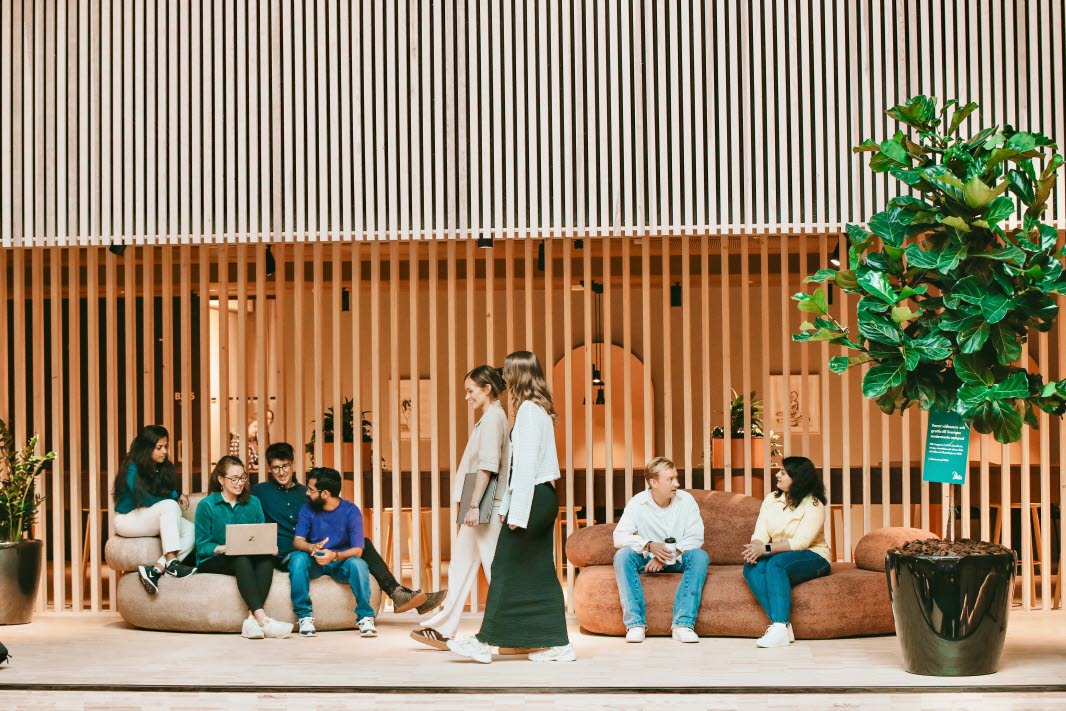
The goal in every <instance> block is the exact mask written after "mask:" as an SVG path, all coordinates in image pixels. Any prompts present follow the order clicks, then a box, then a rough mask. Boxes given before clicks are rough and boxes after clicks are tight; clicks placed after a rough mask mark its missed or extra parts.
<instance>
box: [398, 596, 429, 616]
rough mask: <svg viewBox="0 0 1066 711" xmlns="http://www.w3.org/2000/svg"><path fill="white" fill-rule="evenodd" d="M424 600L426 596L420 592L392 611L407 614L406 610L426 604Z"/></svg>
mask: <svg viewBox="0 0 1066 711" xmlns="http://www.w3.org/2000/svg"><path fill="white" fill-rule="evenodd" d="M426 598H427V595H426V594H425V593H424V592H420V593H418V594H417V595H415V596H414V597H412V598H411V599H410V600H408V601H407V602H405V603H404V604H402V605H400V606H399V607H394V608H393V609H392V611H393V612H407V611H408V610H410V609H412V608H415V607H418V606H419V605H424V604H425V603H426ZM419 612H421V610H419Z"/></svg>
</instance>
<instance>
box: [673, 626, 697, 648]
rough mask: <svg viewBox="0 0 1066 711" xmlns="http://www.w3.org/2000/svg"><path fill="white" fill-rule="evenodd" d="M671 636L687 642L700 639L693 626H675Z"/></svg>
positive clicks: (690, 642)
mask: <svg viewBox="0 0 1066 711" xmlns="http://www.w3.org/2000/svg"><path fill="white" fill-rule="evenodd" d="M671 636H672V637H673V638H674V639H676V640H677V641H678V642H684V643H686V644H692V643H693V642H699V641H700V637H699V635H698V634H696V631H695V630H694V629H692V628H691V627H675V628H674V631H673V634H672V635H671Z"/></svg>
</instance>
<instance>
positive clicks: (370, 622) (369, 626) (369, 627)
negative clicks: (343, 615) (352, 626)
mask: <svg viewBox="0 0 1066 711" xmlns="http://www.w3.org/2000/svg"><path fill="white" fill-rule="evenodd" d="M357 624H358V625H359V636H360V637H377V636H378V628H377V627H375V626H374V618H373V617H364V618H363V619H361V620H359V622H358V623H357Z"/></svg>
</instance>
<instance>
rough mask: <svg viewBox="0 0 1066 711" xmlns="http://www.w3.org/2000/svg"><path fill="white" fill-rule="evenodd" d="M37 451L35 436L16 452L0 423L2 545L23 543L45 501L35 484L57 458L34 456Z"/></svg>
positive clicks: (6, 430)
mask: <svg viewBox="0 0 1066 711" xmlns="http://www.w3.org/2000/svg"><path fill="white" fill-rule="evenodd" d="M36 448H37V435H34V436H33V437H30V439H29V441H28V442H27V443H26V446H25V447H23V448H22V449H16V448H15V437H14V435H13V434H12V433H11V429H10V428H9V427H8V426H7V423H6V422H4V421H3V420H0V541H4V542H8V543H13V542H17V541H21V540H22V539H23V537H24V536H25V535H26V534H27V533H28V532H29V530H30V526H32V525H33V522H34V520H35V519H36V518H37V510H38V508H39V507H40V505H41V502H43V501H44V497H43V496H41V495H40V494H37V493H36V491H35V490H34V481H35V480H36V478H37V475H38V473H40V471H41V469H43V468H44V466H45V464H46V463H48V462H50V461H52V460H53V459H55V458H56V453H55V452H48V453H47V454H45V455H44V456H38V455H36V454H34V450H35V449H36Z"/></svg>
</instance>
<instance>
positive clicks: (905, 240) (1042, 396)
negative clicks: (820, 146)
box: [792, 96, 1066, 443]
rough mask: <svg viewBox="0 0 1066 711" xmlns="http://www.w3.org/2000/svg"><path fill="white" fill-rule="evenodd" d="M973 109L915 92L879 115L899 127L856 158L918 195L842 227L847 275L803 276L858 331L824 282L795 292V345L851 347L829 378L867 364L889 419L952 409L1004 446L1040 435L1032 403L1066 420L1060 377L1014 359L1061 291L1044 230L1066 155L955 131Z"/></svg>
mask: <svg viewBox="0 0 1066 711" xmlns="http://www.w3.org/2000/svg"><path fill="white" fill-rule="evenodd" d="M976 109H977V104H974V103H969V104H966V105H965V106H963V105H960V104H959V102H957V101H954V100H952V101H948V102H947V103H946V104H945V105H944V106H943V107H942V108H939V107H938V102H937V100H936V99H933V98H930V97H928V96H916V97H914V98H912V99H910V100H909V101H908V102H907V103H906V104H903V105H900V106H896V107H894V108H892V109H890V110H889V111H888V112H887V113H888V115H889V116H891V117H892V118H894V119H896V120H897V121H899V122H900V123H902V124H904V125H905V126H906V127H907V128H906V130H899V131H897V132H896V133H895V135H893V136H892V137H890V138H887V139H886V140H884V141H882V142H881V143H876V142H874V141H872V140H866V141H863V142H862V143H861V144H860V145H859V146H857V147H856V148H855V149H854V151H855V152H857V153H858V152H869V153H871V154H872V156H871V159H870V169H871V170H872V171H873V172H875V173H888V174H889V175H891V176H892V177H893V178H895V179H897V180H899V181H900V182H902V183H903V184H904V185H906V186H907V187H909V188H911V190H912V192H913V194H908V195H901V196H900V197H896V198H893V199H892V200H890V201H889V202H888V205H887V206H886V207H885V209H884V210H882V211H880V212H878V213H877V214H875V215H872V216H871V217H870V218H869V221H868V222H867V224H866V227H865V228H864V227H861V226H859V225H848V226H847V240H848V244H849V249H848V260H847V262H846V263H843V260H842V266H846V267H847V268H844V269H822V270H819V271H818V272H817V273H816V274H814V275H812V276H809V277H807V279H806V282H808V283H818V284H825V283H833V284H835V285H836V286H837V287H838V288H840V289H842V290H843V291H844V292H846V293H848V294H855V295H857V296H859V299H858V304H857V309H856V314H855V316H856V317H855V319H854V320H853V323H855V324H856V325H857V332H853V331H852V330H851V329H849V328H845V327H844V326H843V325H841V323H840V322H839V321H838V320H837V319H836V318H834V317H833V316H832V315H831V314H830V312H829V306H828V300H827V298H826V292H825V291H824V290H823V288H822V287H818V288H816V289H815V290H814V291H813V293H799V294H796V295H794V296H793V297H792V298H793V299H794V300H795V301H796V302H798V307H799V310H800V311H802V312H804V313H805V314H807V315H808V320H806V321H804V322H803V323H802V324H801V325H800V333H797V334H794V335H793V337H792V338H793V340H795V341H828V342H830V343H834V344H837V345H840V346H843V347H844V348H846V349H848V350H850V351H853V352H854V353H853V354H851V355H843V356H837V357H834V358H832V359H831V360H830V362H829V367H830V369H831V370H833V371H834V372H836V373H843V372H844V371H845V370H847V369H848V368H852V367H854V366H857V365H862V364H869V369H868V370H867V371H866V373H865V375H864V376H863V379H862V392H863V395H865V396H866V397H868V398H871V399H873V400H875V401H876V402H877V404H878V406H879V407H880V408H881V410H882V411H884V412H885V413H888V414H891V413H894V412H897V411H901V410H903V409H905V408H908V407H910V406H912V405H915V404H917V405H919V406H920V407H921V408H922V409H926V410H928V409H930V408H935V409H937V410H942V411H952V412H956V413H958V414H959V415H961V416H962V418H963V420H965V421H966V422H967V423H968V424H970V425H971V426H972V427H973V428H974V429H975V430H977V431H978V432H981V433H984V434H989V433H991V434H994V435H995V438H996V440H997V441H999V442H1004V443H1007V442H1014V441H1017V440H1018V439H1019V438H1020V437H1021V430H1022V424H1023V423H1025V424H1029V425H1030V426H1032V427H1036V426H1037V418H1036V412H1035V410H1036V408H1039V409H1041V410H1043V411H1045V412H1049V413H1051V414H1053V415H1058V416H1062V414H1063V413H1064V412H1066V380H1058V381H1049V382H1046V383H1045V382H1044V378H1043V376H1041V375H1040V374H1039V373H1031V372H1029V371H1028V370H1026V368H1025V364H1024V363H1019V361H1020V359H1021V355H1022V344H1023V343H1025V342H1026V340H1027V338H1028V336H1029V334H1030V333H1031V332H1032V331H1034V330H1035V331H1045V332H1046V331H1049V330H1050V329H1051V327H1052V325H1053V324H1054V322H1055V317H1056V315H1057V313H1058V305H1057V304H1056V300H1055V295H1056V294H1057V293H1062V292H1064V291H1066V276H1064V274H1063V262H1062V258H1063V254H1064V252H1066V249H1060V248H1059V247H1058V233H1057V231H1056V230H1055V228H1054V227H1052V226H1051V225H1048V224H1046V223H1044V222H1042V221H1041V220H1042V217H1043V215H1044V213H1045V211H1046V209H1047V204H1048V199H1049V198H1050V196H1051V192H1052V189H1053V187H1054V185H1055V179H1056V176H1057V173H1058V170H1059V168H1060V167H1061V166H1062V163H1063V157H1062V155H1061V154H1060V153H1058V151H1057V146H1056V145H1055V144H1054V143H1053V142H1052V141H1051V139H1050V138H1048V137H1047V136H1044V135H1042V134H1039V133H1031V132H1027V131H1019V130H1015V129H1014V128H1013V127H1011V126H1003V127H998V126H992V127H990V128H986V129H984V130H982V131H979V132H978V133H976V134H975V135H973V136H970V137H962V136H960V135H959V128H960V126H961V124H962V123H963V121H964V120H965V119H966V117H967V116H969V115H970V114H972V113H973V112H974V111H975V110H976Z"/></svg>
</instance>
